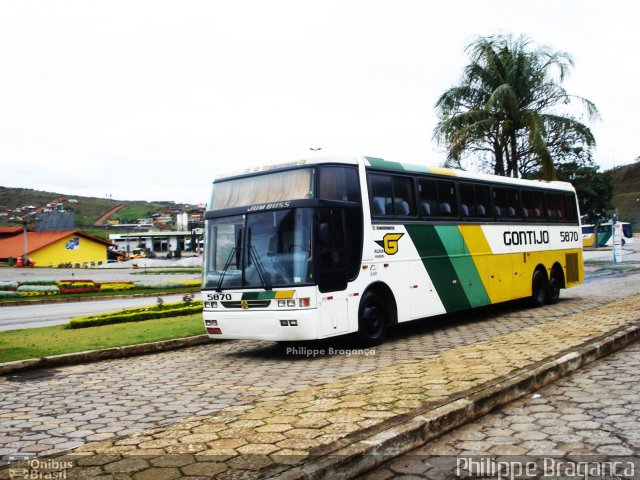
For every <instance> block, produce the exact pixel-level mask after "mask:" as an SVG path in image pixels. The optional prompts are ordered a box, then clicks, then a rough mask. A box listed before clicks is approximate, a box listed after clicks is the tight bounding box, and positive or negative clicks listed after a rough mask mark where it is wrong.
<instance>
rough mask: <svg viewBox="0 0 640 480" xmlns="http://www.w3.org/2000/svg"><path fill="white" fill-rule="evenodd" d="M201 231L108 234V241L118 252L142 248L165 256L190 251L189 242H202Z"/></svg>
mask: <svg viewBox="0 0 640 480" xmlns="http://www.w3.org/2000/svg"><path fill="white" fill-rule="evenodd" d="M202 235H203V230H202V229H198V230H195V231H182V232H174V231H162V232H158V231H154V232H142V231H132V232H127V233H112V234H109V240H111V242H112V243H113V244H114V245H116V246H117V249H118V250H121V251H125V252H131V251H133V249H134V248H144V249H146V250H148V251H150V252H153V253H154V254H155V255H158V256H165V255H167V254H169V253H171V254H175V253H176V252H177V251H180V252H185V251H188V250H191V241H192V239H194V240H195V241H196V242H197V241H200V242H201V240H202Z"/></svg>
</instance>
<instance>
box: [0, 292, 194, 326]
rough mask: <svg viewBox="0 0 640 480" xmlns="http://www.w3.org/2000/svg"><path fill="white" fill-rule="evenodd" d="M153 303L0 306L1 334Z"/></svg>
mask: <svg viewBox="0 0 640 480" xmlns="http://www.w3.org/2000/svg"><path fill="white" fill-rule="evenodd" d="M162 299H163V300H164V302H165V303H170V302H179V301H180V300H182V294H180V295H167V296H162ZM156 301H157V297H139V298H122V299H115V298H112V299H110V300H108V301H107V300H95V301H86V302H69V303H47V304H42V305H22V306H18V307H7V306H2V307H0V331H5V330H18V329H21V328H37V327H49V326H52V325H63V324H65V323H68V322H69V320H70V319H72V318H74V317H80V316H83V315H92V314H96V313H105V312H113V311H116V310H121V309H123V308H133V307H144V306H148V305H149V306H151V305H154V304H155V303H156Z"/></svg>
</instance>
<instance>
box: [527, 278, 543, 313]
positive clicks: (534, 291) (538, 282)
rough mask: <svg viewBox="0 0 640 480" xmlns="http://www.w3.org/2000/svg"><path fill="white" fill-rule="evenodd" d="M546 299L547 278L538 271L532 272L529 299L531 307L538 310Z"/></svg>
mask: <svg viewBox="0 0 640 480" xmlns="http://www.w3.org/2000/svg"><path fill="white" fill-rule="evenodd" d="M546 299H547V277H546V275H545V274H544V273H542V272H541V271H540V270H536V271H535V272H533V278H532V280H531V298H530V300H529V303H530V304H531V306H532V307H534V308H538V307H541V306H543V305H544V302H545V301H546Z"/></svg>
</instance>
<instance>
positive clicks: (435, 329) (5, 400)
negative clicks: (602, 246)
mask: <svg viewBox="0 0 640 480" xmlns="http://www.w3.org/2000/svg"><path fill="white" fill-rule="evenodd" d="M638 293H640V273H639V272H637V271H636V272H632V273H629V272H620V271H617V272H616V271H614V272H612V273H611V274H610V275H603V276H600V277H597V278H595V279H593V280H592V281H590V282H587V283H585V284H584V285H581V286H579V287H576V288H574V289H571V290H567V291H563V295H562V297H561V298H562V299H561V301H560V302H559V303H558V304H556V305H552V306H545V307H542V308H538V309H529V308H525V307H523V306H522V304H521V303H517V302H516V303H508V304H502V305H496V306H493V307H490V308H484V309H476V310H472V311H468V312H464V313H462V314H458V315H449V316H445V317H438V318H433V319H429V320H425V321H421V322H413V323H411V324H403V325H400V326H398V327H397V328H394V329H393V330H392V331H391V332H390V338H389V339H388V341H387V342H386V343H384V344H383V345H381V346H379V347H376V348H375V349H371V350H370V351H368V354H367V355H351V356H350V355H343V354H331V353H324V354H321V355H318V356H311V357H307V356H306V355H305V354H304V352H305V350H302V351H300V350H299V351H298V352H302V353H297V352H296V351H287V350H286V349H284V348H281V347H278V346H277V345H276V344H274V343H272V342H260V341H230V342H221V343H216V344H214V345H206V346H201V347H194V348H189V349H185V350H181V351H174V352H164V353H159V354H154V355H146V356H141V357H131V358H126V359H118V360H107V361H103V362H98V363H94V364H87V365H77V366H69V367H62V368H56V369H48V370H38V371H31V372H26V373H23V374H15V375H11V376H8V377H2V378H0V432H2V434H3V435H2V436H0V455H3V454H10V453H14V452H24V453H38V454H49V453H55V452H61V451H64V450H67V449H71V448H74V447H78V446H80V445H82V444H84V443H87V442H91V441H96V440H103V439H108V438H112V437H114V436H121V435H126V434H131V433H134V432H139V431H142V430H144V429H148V428H152V427H156V426H158V425H167V424H171V423H174V422H176V421H178V420H181V419H185V418H187V417H191V416H194V415H209V414H212V413H214V412H219V411H220V410H223V409H227V408H229V407H235V408H238V407H241V406H242V405H248V404H251V403H254V402H256V401H259V400H265V399H267V398H271V397H274V396H278V395H282V394H284V393H287V392H292V391H296V390H300V389H302V388H304V387H308V386H314V385H323V384H326V383H328V382H332V381H334V380H338V379H343V378H346V377H351V376H354V375H357V376H359V377H364V378H366V376H367V374H368V372H372V371H374V370H377V369H380V368H382V367H385V366H389V365H398V364H406V363H408V362H413V361H416V360H422V359H425V358H428V357H429V356H430V355H433V354H439V353H441V352H444V351H447V350H448V349H452V348H456V347H462V346H466V345H472V344H475V343H477V342H480V341H483V340H488V339H491V338H493V337H497V336H501V335H503V334H505V333H510V332H517V331H520V330H522V329H524V328H527V327H530V326H535V325H544V324H545V323H547V322H551V321H554V320H556V319H558V318H559V317H562V316H565V315H571V314H575V313H578V312H583V311H586V310H588V309H590V308H594V307H597V306H601V305H604V304H610V303H611V302H614V301H616V300H617V299H622V298H625V297H628V296H630V295H634V294H638ZM314 345H316V346H318V344H317V343H316V344H314ZM335 346H337V347H340V344H336V345H335ZM342 347H343V348H352V346H351V345H348V344H346V345H342ZM306 351H308V350H306ZM325 352H327V350H326V349H325Z"/></svg>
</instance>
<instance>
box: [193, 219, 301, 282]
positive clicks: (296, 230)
mask: <svg viewBox="0 0 640 480" xmlns="http://www.w3.org/2000/svg"><path fill="white" fill-rule="evenodd" d="M311 219H312V210H311V209H309V208H290V209H285V210H273V211H267V212H256V213H250V214H247V215H236V216H232V217H225V218H218V219H212V220H207V236H208V241H207V248H208V251H207V252H206V259H207V260H206V264H205V275H204V288H213V289H225V288H264V289H270V288H272V287H284V286H295V285H304V284H309V283H311V281H312V276H311Z"/></svg>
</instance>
